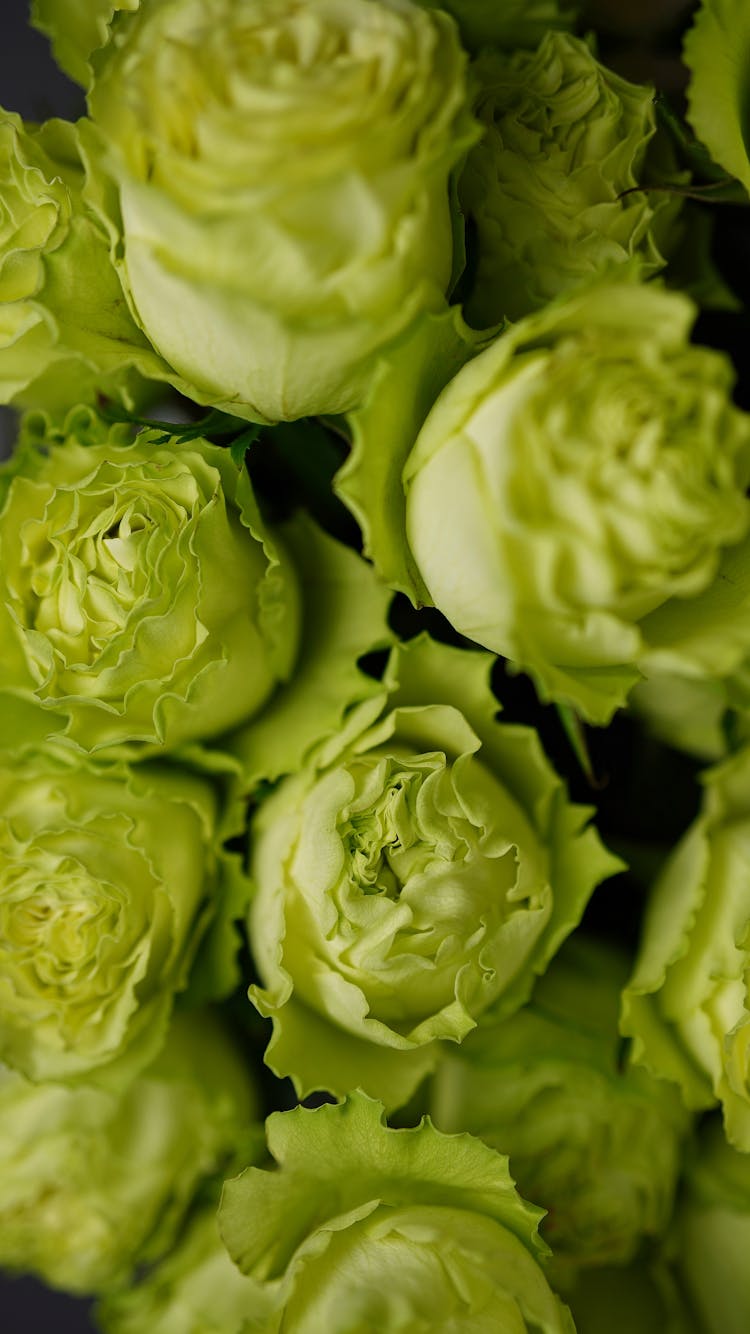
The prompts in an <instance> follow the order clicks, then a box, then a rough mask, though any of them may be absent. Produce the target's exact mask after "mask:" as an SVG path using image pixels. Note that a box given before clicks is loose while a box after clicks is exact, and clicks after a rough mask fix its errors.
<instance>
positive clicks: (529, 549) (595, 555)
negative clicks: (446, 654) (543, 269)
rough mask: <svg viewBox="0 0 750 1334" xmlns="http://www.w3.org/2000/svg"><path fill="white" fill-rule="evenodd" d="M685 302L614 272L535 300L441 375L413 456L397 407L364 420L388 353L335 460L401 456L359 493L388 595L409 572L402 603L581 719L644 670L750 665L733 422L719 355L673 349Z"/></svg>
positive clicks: (398, 393)
mask: <svg viewBox="0 0 750 1334" xmlns="http://www.w3.org/2000/svg"><path fill="white" fill-rule="evenodd" d="M693 313H694V312H693V307H692V305H691V303H690V302H689V301H688V300H687V299H686V298H684V297H682V296H679V295H677V294H672V293H667V292H663V291H660V290H658V289H656V288H654V287H648V286H639V285H636V284H625V283H623V284H620V285H619V286H609V285H598V286H595V287H592V288H591V289H589V290H587V291H585V292H582V293H580V294H578V295H574V296H571V297H568V298H567V300H565V301H560V302H558V303H553V304H552V305H550V306H549V307H548V308H547V309H546V310H544V311H541V312H539V314H537V315H532V316H527V317H526V319H524V320H522V321H520V322H519V323H518V324H517V325H515V326H513V327H512V328H510V329H509V330H508V331H507V332H506V333H505V334H503V335H502V336H501V337H499V338H497V339H496V340H495V341H494V342H493V343H491V344H490V345H489V346H488V347H487V348H486V350H485V351H484V352H481V353H480V354H479V355H478V356H476V357H475V358H474V360H473V361H470V362H469V364H468V365H466V366H465V367H464V369H463V370H461V371H460V372H459V373H458V374H457V375H455V377H454V378H453V380H452V381H450V383H449V384H448V386H447V388H446V389H444V391H443V392H442V393H441V394H440V395H439V397H438V398H437V401H436V402H435V403H434V406H433V407H432V410H431V411H430V412H429V415H428V416H427V420H426V421H425V422H424V425H423V426H422V429H421V431H420V432H419V434H418V437H417V440H416V443H415V444H413V447H412V448H411V452H408V451H409V438H410V431H411V429H412V427H411V421H412V420H413V414H410V415H409V417H408V418H407V420H406V426H405V428H404V429H401V428H399V426H398V425H396V429H395V430H394V432H393V434H391V435H386V434H385V433H384V432H383V431H382V430H381V424H382V420H381V419H382V417H383V415H384V414H387V416H388V419H389V420H393V419H394V417H395V416H396V406H395V404H396V401H398V402H404V400H405V399H406V398H407V397H408V398H409V399H410V400H411V398H412V390H413V383H414V380H413V378H412V372H413V366H412V365H410V362H409V358H408V355H405V356H404V361H403V366H404V373H402V372H400V371H399V368H398V366H397V365H396V364H395V363H394V367H393V370H392V372H391V373H390V374H386V375H383V376H382V378H381V381H380V385H379V394H381V395H382V397H383V399H385V396H386V394H387V395H388V400H387V402H384V403H383V405H382V407H381V406H380V405H379V404H378V401H377V396H374V397H373V400H372V402H371V403H370V405H369V406H368V409H367V412H366V414H364V416H363V418H362V420H361V422H360V430H359V439H358V446H357V455H356V458H355V460H354V462H353V463H352V464H350V465H349V477H350V479H351V475H352V471H353V470H357V469H358V470H359V471H360V473H361V474H362V475H363V476H364V475H365V474H366V473H367V472H368V469H369V472H370V474H372V471H373V465H372V464H371V463H370V462H368V458H369V456H370V455H372V456H373V457H374V456H375V455H376V454H377V452H378V450H382V451H383V452H385V453H386V454H387V455H389V457H390V458H391V459H392V460H393V462H392V465H391V468H392V472H391V476H392V475H393V472H396V470H397V467H398V465H399V464H401V465H402V466H403V481H402V483H401V485H400V487H398V489H396V488H395V487H393V488H392V489H391V491H390V492H388V491H386V489H385V487H383V488H382V490H380V491H379V490H378V489H377V488H376V487H373V488H372V489H371V491H370V494H369V495H368V496H367V498H366V500H365V504H366V507H367V515H368V528H369V531H368V543H367V549H368V550H369V551H370V552H371V554H372V555H373V556H374V558H375V560H376V563H377V564H379V565H380V563H381V552H382V553H383V559H384V560H386V561H389V562H391V564H392V563H393V556H392V551H393V546H394V545H396V546H397V545H398V542H399V528H400V533H401V536H400V542H401V546H402V547H403V544H404V535H405V537H406V540H407V541H408V546H409V554H408V559H407V558H406V557H404V558H403V560H402V563H401V564H402V569H403V572H404V574H405V576H406V577H405V578H404V579H403V580H402V582H401V586H402V587H409V575H410V570H411V568H415V569H416V578H414V579H412V580H411V590H410V591H411V593H412V597H414V598H417V599H418V598H419V597H420V595H421V597H422V600H428V601H429V600H431V601H432V602H433V603H434V604H435V606H436V607H438V609H439V610H440V611H441V612H443V614H444V615H445V616H447V617H448V619H449V620H450V621H451V622H452V624H453V625H454V626H455V627H456V629H457V630H459V631H460V632H461V634H464V635H467V636H468V637H469V638H471V639H474V640H476V641H477V643H479V644H483V645H484V646H485V647H487V648H490V649H493V650H494V651H495V652H498V653H502V654H504V655H505V656H507V657H509V658H511V659H513V660H514V661H515V663H516V664H517V665H518V666H519V667H521V668H523V669H524V670H526V671H528V672H530V673H531V675H532V676H533V678H534V680H535V682H536V684H537V686H538V688H539V690H540V692H541V693H542V695H543V697H545V698H552V699H557V700H563V701H566V702H567V703H569V704H571V705H573V706H574V707H575V708H577V709H578V710H580V712H581V713H582V714H583V715H584V716H585V717H587V718H588V719H589V720H591V721H593V722H599V723H603V722H606V721H608V720H609V718H610V717H611V715H612V713H613V712H614V710H615V709H616V708H617V707H618V706H619V705H621V704H623V703H624V702H625V699H626V698H627V695H628V691H629V690H630V689H631V688H632V686H633V685H634V684H635V682H636V681H637V680H638V679H639V677H640V676H641V675H642V674H645V675H649V674H650V673H652V672H661V671H673V672H676V673H677V674H680V675H684V676H694V677H704V678H706V677H707V678H709V679H710V678H716V677H721V676H725V675H726V676H728V675H730V674H731V673H732V672H733V671H736V670H737V669H738V667H739V665H740V664H741V663H742V662H743V661H745V660H747V658H748V656H749V650H750V630H749V626H750V618H749V617H748V614H747V611H746V610H745V608H746V607H747V605H748V600H749V599H750V588H749V585H750V544H749V543H748V541H747V533H748V527H749V525H750V503H749V502H748V499H747V497H746V489H747V485H748V481H749V480H750V417H748V416H747V415H746V414H744V413H741V412H739V411H738V410H737V409H736V408H734V407H733V405H732V403H731V399H730V390H731V387H732V371H731V367H730V365H729V362H728V360H727V358H725V357H724V356H723V355H722V354H719V353H717V352H714V351H710V350H709V349H707V348H703V347H695V346H691V345H690V344H689V343H688V334H689V329H690V324H691V321H692V318H693ZM415 345H416V340H415ZM414 374H415V375H416V376H417V377H418V376H419V375H421V374H423V372H421V371H419V369H417V370H416V372H414ZM411 438H412V439H413V437H411ZM354 484H355V486H356V484H357V478H356V476H355V479H354ZM351 486H352V482H351V480H350V481H348V482H345V488H346V490H348V489H349V488H351ZM342 490H344V488H342ZM346 490H344V493H345V494H346ZM399 492H400V494H399ZM392 497H393V498H392ZM359 506H360V511H361V508H362V489H361V486H360V490H359ZM742 539H745V541H744V542H743V541H742ZM409 562H411V565H410V564H409Z"/></svg>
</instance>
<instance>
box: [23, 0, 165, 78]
mask: <svg viewBox="0 0 750 1334" xmlns="http://www.w3.org/2000/svg"><path fill="white" fill-rule="evenodd" d="M140 3H141V0H31V21H32V23H33V25H34V27H35V28H38V29H39V30H40V32H43V33H45V34H46V36H47V37H49V39H50V41H51V42H52V51H53V53H54V57H55V60H56V61H57V63H58V65H59V66H60V68H61V69H63V70H64V71H65V73H66V74H68V75H69V76H70V78H71V79H75V81H76V83H80V84H81V85H82V86H83V87H84V88H87V87H88V85H89V83H90V81H91V65H90V64H89V58H90V56H91V55H92V53H93V52H94V51H96V50H97V49H98V48H99V47H100V46H104V45H105V43H106V42H107V41H108V40H109V32H110V24H111V23H112V20H113V18H114V16H115V15H116V14H118V13H120V12H121V11H122V10H125V11H127V12H131V13H132V12H133V11H134V10H136V9H138V7H139V5H140Z"/></svg>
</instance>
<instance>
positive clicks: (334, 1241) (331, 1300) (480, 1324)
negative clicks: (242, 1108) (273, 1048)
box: [219, 1094, 574, 1334]
mask: <svg viewBox="0 0 750 1334" xmlns="http://www.w3.org/2000/svg"><path fill="white" fill-rule="evenodd" d="M381 1113H382V1108H381V1107H380V1106H379V1104H377V1103H373V1102H371V1101H370V1099H369V1098H365V1097H364V1096H363V1095H362V1094H353V1095H352V1096H351V1097H350V1098H349V1099H347V1101H346V1102H345V1103H343V1104H342V1105H339V1106H333V1105H328V1106H324V1107H320V1108H319V1109H318V1110H317V1111H309V1110H306V1109H303V1108H298V1109H297V1110H296V1111H292V1112H284V1113H278V1112H277V1113H275V1114H274V1115H273V1116H270V1117H269V1118H268V1121H267V1122H266V1127H267V1134H268V1146H269V1149H270V1151H271V1153H272V1154H273V1156H274V1158H275V1159H276V1161H277V1163H278V1165H279V1169H278V1170H277V1171H270V1172H269V1171H263V1170H261V1169H258V1168H252V1167H251V1168H248V1169H247V1170H246V1171H245V1172H244V1173H243V1174H242V1175H241V1176H240V1177H237V1178H236V1179H235V1180H234V1181H229V1182H227V1184H226V1185H225V1187H224V1196H223V1200H222V1207H221V1210H220V1214H219V1221H220V1227H221V1230H222V1233H223V1236H224V1239H225V1241H226V1243H227V1246H228V1249H229V1252H230V1254H231V1255H232V1257H233V1258H234V1260H235V1261H236V1263H237V1264H238V1265H239V1267H240V1269H241V1270H242V1271H243V1272H244V1273H247V1274H249V1275H250V1276H251V1277H252V1278H254V1279H255V1280H256V1281H259V1282H261V1283H262V1284H263V1285H264V1286H265V1288H266V1290H267V1291H268V1293H269V1295H270V1296H271V1297H272V1299H273V1301H274V1304H275V1307H276V1310H275V1311H274V1312H273V1313H272V1314H271V1315H269V1316H268V1317H267V1318H261V1319H259V1320H258V1321H257V1323H251V1322H248V1325H247V1329H248V1331H253V1334H277V1332H279V1334H280V1331H281V1330H284V1331H285V1334H320V1331H321V1330H326V1332H327V1334H349V1332H350V1331H354V1330H357V1331H358V1332H359V1331H363V1332H364V1331H365V1330H373V1331H375V1330H377V1331H378V1334H427V1331H429V1330H436V1331H444V1332H445V1334H463V1332H464V1331H465V1334H526V1331H528V1334H573V1329H574V1327H573V1322H572V1320H571V1318H570V1313H569V1312H568V1310H567V1308H566V1307H565V1306H563V1305H562V1303H561V1302H560V1301H559V1299H558V1298H557V1297H556V1296H555V1295H554V1293H553V1292H552V1291H551V1290H550V1288H549V1286H548V1284H547V1280H546V1278H545V1277H544V1273H543V1271H542V1269H541V1268H540V1266H539V1263H538V1261H539V1259H540V1258H541V1256H542V1255H543V1251H544V1248H543V1247H542V1246H541V1244H540V1243H539V1240H538V1238H537V1222H538V1218H539V1213H540V1211H539V1210H537V1209H535V1208H533V1207H532V1206H531V1205H528V1204H525V1203H524V1202H523V1200H521V1198H520V1196H519V1195H518V1194H517V1193H516V1191H515V1188H514V1186H513V1182H512V1180H511V1177H510V1175H509V1173H508V1167H507V1159H506V1158H502V1157H501V1156H500V1155H499V1154H497V1153H494V1152H493V1151H492V1150H491V1149H489V1148H488V1147H487V1146H486V1145H484V1144H482V1143H481V1142H480V1141H479V1140H475V1139H472V1138H471V1136H470V1135H442V1134H441V1133H440V1132H439V1131H437V1130H435V1129H434V1127H433V1126H432V1125H430V1123H429V1121H423V1122H422V1124H421V1125H420V1126H418V1127H417V1129H415V1130H389V1129H387V1128H386V1127H385V1126H384V1125H383V1122H382V1120H381Z"/></svg>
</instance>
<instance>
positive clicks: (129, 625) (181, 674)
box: [0, 411, 299, 757]
mask: <svg viewBox="0 0 750 1334" xmlns="http://www.w3.org/2000/svg"><path fill="white" fill-rule="evenodd" d="M0 488H1V489H0V495H1V496H3V497H4V504H3V505H2V509H0V553H1V564H2V575H0V624H1V625H2V647H1V648H0V663H1V664H2V686H3V689H4V690H5V691H8V692H10V693H12V694H14V695H17V696H19V697H22V698H24V699H28V700H33V701H35V702H36V703H37V704H38V705H39V706H40V707H41V708H43V709H45V710H48V711H49V731H50V734H52V733H54V732H59V733H60V734H61V735H62V734H64V737H65V740H66V741H68V742H70V743H72V744H74V745H75V746H77V747H79V748H82V749H84V750H87V751H92V752H93V751H102V750H107V751H108V752H109V753H112V752H115V751H116V752H117V753H119V754H124V755H126V756H128V757H137V756H140V755H142V754H144V753H149V752H152V751H156V750H172V749H174V747H175V746H177V745H179V744H180V743H181V742H183V741H187V740H193V739H196V738H198V739H202V738H205V737H209V736H214V735H216V734H217V733H220V732H223V731H225V730H227V729H228V728H230V727H233V726H235V725H236V724H238V723H240V722H242V721H243V720H244V719H246V718H248V717H250V716H251V715H253V714H254V713H257V712H258V710H259V709H260V708H261V707H262V705H263V704H264V703H265V701H266V699H267V698H268V697H269V695H270V694H271V693H272V691H273V689H274V687H275V685H276V684H277V683H278V682H279V681H281V680H283V679H285V678H286V677H287V676H288V675H289V672H290V671H291V668H292V664H293V662H294V658H295V655H296V652H297V642H298V636H299V611H298V605H297V603H298V598H297V585H296V577H295V574H294V571H293V569H292V567H291V564H290V562H289V560H288V558H287V557H286V556H285V555H284V554H283V552H282V551H280V550H279V549H278V548H277V546H276V544H274V543H273V542H272V540H271V538H270V536H269V534H268V532H267V530H266V529H265V527H264V525H263V523H262V521H261V519H260V516H259V514H258V511H257V507H256V504H255V500H254V497H253V495H252V491H251V488H250V482H249V479H248V477H247V474H246V472H245V471H244V470H241V469H239V468H238V467H237V465H236V464H235V463H234V462H233V461H232V459H231V457H230V454H229V451H228V450H225V449H222V448H220V447H218V446H216V445H211V444H208V443H207V442H206V441H204V440H191V441H190V442H189V443H185V444H180V443H179V442H178V441H176V440H167V441H166V442H165V441H164V437H163V436H160V435H159V434H158V432H156V431H146V432H143V433H141V434H140V435H139V436H138V437H137V438H136V440H135V441H134V442H132V443H128V442H127V440H126V438H125V437H124V435H123V434H122V432H121V431H120V430H119V428H114V429H113V430H112V431H108V430H107V429H106V428H105V427H103V426H102V424H100V423H98V422H97V420H96V419H95V418H94V417H92V416H91V414H88V413H86V412H85V411H83V412H78V413H73V414H71V416H70V417H69V419H68V422H67V424H66V426H65V427H64V428H63V429H62V430H61V431H59V432H53V431H51V430H50V429H49V428H48V426H47V424H46V422H45V420H44V419H42V418H41V417H38V416H36V415H35V416H33V417H31V418H29V419H28V420H27V429H26V432H25V435H24V437H23V438H22V441H21V445H20V448H19V449H18V450H17V452H16V454H15V456H14V457H13V458H12V459H11V460H10V462H9V463H8V464H7V465H6V466H5V468H4V470H3V472H2V474H0Z"/></svg>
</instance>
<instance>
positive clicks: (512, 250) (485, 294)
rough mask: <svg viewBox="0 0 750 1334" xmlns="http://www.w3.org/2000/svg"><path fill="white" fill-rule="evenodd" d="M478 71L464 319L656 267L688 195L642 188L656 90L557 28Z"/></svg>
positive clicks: (490, 320) (467, 180)
mask: <svg viewBox="0 0 750 1334" xmlns="http://www.w3.org/2000/svg"><path fill="white" fill-rule="evenodd" d="M474 72H475V77H476V79H477V81H478V84H479V91H478V93H477V97H476V104H475V105H476V112H477V115H478V116H479V119H480V122H481V123H482V125H483V126H484V136H483V138H482V140H481V142H480V143H478V144H476V145H475V146H474V147H473V148H472V150H471V152H470V154H469V157H468V159H467V162H466V166H465V168H464V171H463V174H462V176H461V179H460V183H459V195H460V199H461V203H462V207H463V210H464V212H465V214H466V216H467V218H468V220H469V223H470V225H471V226H473V228H474V229H475V233H476V240H475V246H476V260H475V276H474V280H473V283H472V286H471V289H470V291H469V294H468V300H467V303H466V312H467V318H468V320H469V322H470V323H471V324H473V325H477V326H478V327H482V326H488V325H491V324H496V323H497V321H498V320H499V319H501V318H502V317H503V316H505V317H507V318H509V319H512V320H517V319H519V318H520V317H521V316H522V315H526V314H528V312H529V311H531V310H536V309H538V308H539V307H541V306H544V305H545V304H546V302H548V301H550V300H551V299H552V298H553V297H555V296H558V295H559V294H560V293H561V292H564V291H567V290H569V289H570V288H572V287H574V286H575V285H576V284H577V283H580V282H581V281H583V280H586V279H591V278H592V277H595V276H596V274H597V273H602V272H604V271H606V270H610V269H612V268H614V267H616V266H617V265H622V264H627V263H629V262H630V261H631V260H636V261H637V263H638V267H639V270H640V272H641V274H642V276H643V277H648V276H649V275H650V274H652V273H655V272H656V271H657V270H658V269H660V268H661V267H662V266H663V264H664V259H663V257H662V253H661V251H662V246H663V244H664V243H665V242H666V241H667V240H668V235H669V231H670V226H671V223H672V222H673V220H674V217H675V214H676V212H677V211H678V209H679V205H680V202H681V201H680V199H679V197H678V196H675V195H673V196H670V195H668V194H665V193H664V192H663V191H662V192H660V193H657V194H655V195H650V194H649V193H648V190H647V189H643V188H640V187H643V186H644V185H647V184H648V182H649V180H650V179H651V176H650V175H649V169H648V162H647V154H649V153H651V154H652V153H653V144H652V143H651V141H652V140H653V136H654V135H655V133H656V111H655V107H654V95H653V89H651V88H646V87H641V86H639V85H637V84H633V83H629V82H628V81H627V80H626V79H622V78H620V77H619V75H617V74H614V73H613V72H612V70H609V69H607V68H606V66H604V65H601V64H600V63H599V61H598V60H596V59H595V57H594V56H593V55H592V53H591V50H590V48H589V46H588V45H587V44H586V42H583V41H580V40H579V39H578V38H577V37H572V36H570V35H569V34H568V33H559V32H548V33H547V34H546V36H545V37H544V38H543V40H542V42H541V44H540V46H539V47H538V49H537V50H536V51H532V52H523V51H517V52H515V53H513V54H511V55H507V56H501V55H499V54H497V53H495V52H485V53H483V54H482V55H481V56H480V57H479V59H478V60H477V62H476V64H475V67H474ZM655 142H656V141H655ZM673 174H674V173H673V172H672V175H673ZM651 175H653V171H652V173H651ZM668 176H669V173H668V172H667V173H666V177H667V179H668ZM654 183H656V184H663V183H664V181H663V178H661V179H659V180H657V181H655V182H654Z"/></svg>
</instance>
